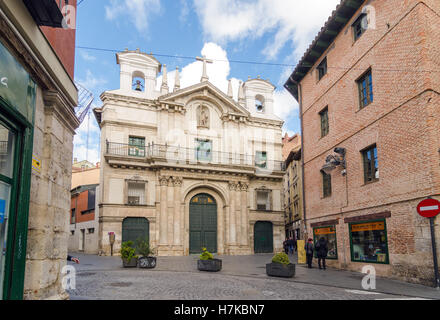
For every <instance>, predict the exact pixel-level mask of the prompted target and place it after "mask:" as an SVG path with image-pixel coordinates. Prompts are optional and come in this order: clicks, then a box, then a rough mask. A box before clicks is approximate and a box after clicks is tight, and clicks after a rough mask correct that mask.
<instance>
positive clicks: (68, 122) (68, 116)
mask: <svg viewBox="0 0 440 320" xmlns="http://www.w3.org/2000/svg"><path fill="white" fill-rule="evenodd" d="M43 100H44V104H45V110H46V111H48V110H53V112H54V113H55V114H56V115H57V116H58V120H59V121H60V122H62V123H63V124H64V126H65V127H66V128H68V129H69V130H70V131H71V133H72V134H75V129H76V128H78V127H79V125H80V122H79V120H78V118H77V117H76V115H75V113H74V112H73V109H72V108H70V107H69V106H68V104H67V101H66V100H65V99H64V96H63V95H61V94H60V93H59V92H57V91H44V92H43Z"/></svg>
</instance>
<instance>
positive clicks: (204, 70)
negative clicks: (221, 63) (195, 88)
mask: <svg viewBox="0 0 440 320" xmlns="http://www.w3.org/2000/svg"><path fill="white" fill-rule="evenodd" d="M196 60H197V61H202V62H203V74H202V79H200V82H203V81H208V80H209V77H208V74H207V73H206V64H207V63H214V61H212V60H209V59H207V58H206V57H205V56H203V58H200V57H196Z"/></svg>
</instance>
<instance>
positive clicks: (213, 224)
mask: <svg viewBox="0 0 440 320" xmlns="http://www.w3.org/2000/svg"><path fill="white" fill-rule="evenodd" d="M202 248H206V249H208V251H209V252H211V253H215V252H217V204H216V202H215V200H214V198H213V197H211V196H209V195H207V194H199V195H196V196H195V197H193V198H192V199H191V202H190V205H189V253H200V252H202Z"/></svg>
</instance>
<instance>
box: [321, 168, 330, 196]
mask: <svg viewBox="0 0 440 320" xmlns="http://www.w3.org/2000/svg"><path fill="white" fill-rule="evenodd" d="M321 175H322V194H323V197H324V198H327V197H330V196H331V195H332V176H331V175H330V174H326V173H325V172H324V171H322V170H321Z"/></svg>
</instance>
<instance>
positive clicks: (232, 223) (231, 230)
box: [228, 182, 237, 244]
mask: <svg viewBox="0 0 440 320" xmlns="http://www.w3.org/2000/svg"><path fill="white" fill-rule="evenodd" d="M235 190H236V184H235V182H229V195H230V198H231V207H230V209H229V215H230V216H229V225H228V227H229V234H230V238H229V240H230V244H236V241H237V238H236V218H235V216H236V212H235V195H236V192H235Z"/></svg>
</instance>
